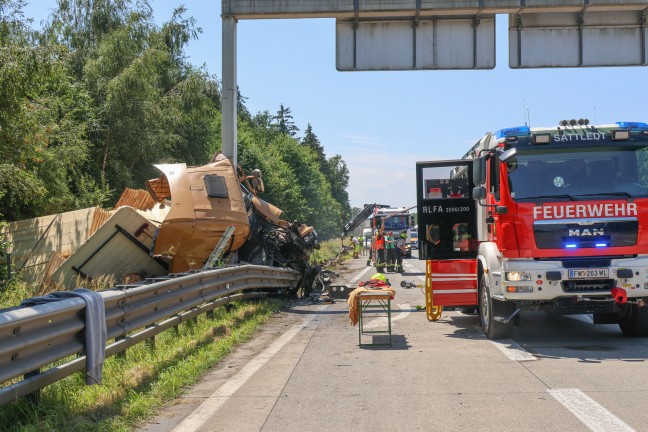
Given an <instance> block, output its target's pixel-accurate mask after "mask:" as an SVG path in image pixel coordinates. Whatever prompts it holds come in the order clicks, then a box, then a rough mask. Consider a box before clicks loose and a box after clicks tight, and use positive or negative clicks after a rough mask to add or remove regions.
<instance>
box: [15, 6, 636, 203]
mask: <svg viewBox="0 0 648 432" xmlns="http://www.w3.org/2000/svg"><path fill="white" fill-rule="evenodd" d="M181 4H184V5H185V6H186V8H187V11H188V13H187V14H188V15H189V16H193V17H195V18H196V21H197V25H198V26H199V27H201V28H202V30H203V31H202V34H201V35H200V37H199V39H198V40H194V41H192V42H190V44H189V46H188V49H187V51H186V52H187V54H188V57H189V61H190V62H191V63H192V64H194V65H197V66H201V65H204V67H206V69H207V70H208V71H209V73H210V74H213V75H215V76H216V77H217V78H218V79H220V78H221V76H222V71H221V69H222V59H221V55H222V46H221V44H222V42H221V18H220V12H221V2H220V1H218V0H186V1H184V2H179V1H176V0H151V5H152V7H153V11H154V15H155V19H156V21H157V22H158V24H162V23H163V22H165V21H167V20H168V19H169V18H170V17H171V14H172V12H173V10H174V8H175V7H177V6H179V5H181ZM55 7H56V0H37V1H36V0H34V1H31V2H30V4H29V5H28V6H27V7H26V8H25V15H26V16H27V17H31V18H34V26H35V27H37V26H38V24H39V23H40V22H41V21H42V20H44V19H46V18H47V16H48V15H49V14H50V13H51V12H52V10H53V9H54V8H55ZM507 27H508V17H507V16H505V15H498V16H497V17H496V44H497V45H496V67H495V68H494V69H492V70H477V71H473V70H465V71H421V70H419V71H404V72H393V71H389V72H375V71H373V72H338V71H337V70H336V68H335V20H334V19H293V20H241V21H239V23H238V33H237V43H238V63H237V68H238V85H239V89H240V91H241V94H242V95H243V96H245V97H246V98H247V101H246V106H247V108H248V110H249V111H250V112H251V113H252V114H256V113H257V112H260V111H266V110H267V111H269V112H270V113H273V114H274V113H276V112H277V111H278V110H279V106H280V105H281V104H283V105H284V106H286V107H290V109H291V111H292V115H293V120H294V122H295V125H296V126H297V127H298V128H299V129H300V132H299V133H298V136H302V134H303V132H304V131H305V130H306V127H307V125H308V124H309V123H310V124H311V125H312V127H313V132H314V133H315V134H316V135H317V137H318V138H319V140H320V142H321V143H322V145H323V146H324V151H325V153H326V155H327V156H328V157H331V156H333V155H336V154H339V155H341V156H342V158H343V159H344V161H345V162H346V163H347V165H348V168H349V172H350V180H349V188H348V191H349V198H350V202H351V205H352V206H354V207H362V206H363V205H364V204H368V203H375V202H377V203H381V204H389V205H391V206H393V207H412V206H415V205H416V187H415V163H416V162H417V161H430V160H440V159H441V160H446V159H457V158H461V156H462V155H463V154H465V153H466V151H467V150H468V149H469V148H470V147H471V146H472V145H473V144H475V143H476V142H477V141H478V140H479V139H480V138H481V137H482V136H483V135H484V134H485V133H487V132H492V131H495V130H497V129H502V128H506V127H511V126H519V125H524V123H525V120H526V119H527V118H528V119H529V120H530V124H531V126H555V125H557V124H558V122H559V121H560V120H562V119H572V118H576V119H579V118H587V119H589V120H590V121H591V123H593V124H604V123H613V122H616V121H643V122H648V109H647V103H646V101H647V100H648V69H647V68H646V67H621V68H563V69H524V70H514V69H510V68H509V67H508V28H507ZM247 169H250V170H251V169H254V167H247Z"/></svg>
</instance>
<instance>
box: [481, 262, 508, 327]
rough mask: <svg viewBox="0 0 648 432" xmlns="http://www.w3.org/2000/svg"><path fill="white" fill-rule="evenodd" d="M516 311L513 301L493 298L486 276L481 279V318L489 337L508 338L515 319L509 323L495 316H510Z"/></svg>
mask: <svg viewBox="0 0 648 432" xmlns="http://www.w3.org/2000/svg"><path fill="white" fill-rule="evenodd" d="M513 311H515V304H514V303H513V302H511V301H498V300H493V299H492V297H491V295H490V289H489V288H488V285H487V284H486V276H485V275H482V277H481V279H480V281H479V318H480V321H481V326H482V330H483V331H484V334H485V335H486V337H487V338H488V339H508V338H510V337H511V333H512V332H513V325H514V321H513V320H511V321H509V322H507V323H503V322H500V321H496V320H495V317H496V316H499V317H507V318H508V317H509V316H510V315H511V314H512V313H513Z"/></svg>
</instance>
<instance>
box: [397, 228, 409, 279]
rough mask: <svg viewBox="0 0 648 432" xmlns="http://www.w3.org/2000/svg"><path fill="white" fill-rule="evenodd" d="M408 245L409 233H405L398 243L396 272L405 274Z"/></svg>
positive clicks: (401, 235)
mask: <svg viewBox="0 0 648 432" xmlns="http://www.w3.org/2000/svg"><path fill="white" fill-rule="evenodd" d="M405 245H407V233H406V232H405V231H403V232H402V233H401V234H400V238H399V239H398V240H397V241H396V270H395V271H396V272H397V273H403V256H405V253H406V250H405Z"/></svg>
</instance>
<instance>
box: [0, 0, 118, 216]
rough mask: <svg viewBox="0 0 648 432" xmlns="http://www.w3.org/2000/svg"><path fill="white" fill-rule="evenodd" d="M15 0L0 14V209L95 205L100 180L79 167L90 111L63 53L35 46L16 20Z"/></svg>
mask: <svg viewBox="0 0 648 432" xmlns="http://www.w3.org/2000/svg"><path fill="white" fill-rule="evenodd" d="M22 3H23V2H20V1H18V2H9V3H7V2H4V3H2V7H3V8H6V7H7V5H10V6H12V7H13V8H14V9H12V12H11V13H9V14H5V11H6V9H3V10H2V12H3V15H2V17H0V28H1V29H2V34H3V36H2V43H1V45H0V208H1V209H2V214H3V216H4V217H6V218H7V219H10V220H16V219H22V218H28V217H34V216H37V215H41V214H48V213H57V212H60V211H66V210H71V209H74V208H77V206H78V205H96V204H100V203H101V202H103V201H104V200H105V196H106V188H105V185H103V184H100V183H97V182H95V181H92V179H90V178H89V177H88V176H87V174H86V173H85V172H84V171H83V165H84V163H85V162H86V161H87V160H88V156H89V148H90V142H89V141H88V138H87V126H88V125H89V124H91V123H92V119H93V111H92V109H91V107H90V100H89V97H88V94H87V92H85V90H84V89H83V87H82V86H79V85H78V83H77V82H75V80H74V79H72V78H71V76H70V71H69V68H68V64H69V58H70V53H69V50H67V49H66V47H63V46H59V45H56V44H50V45H37V44H34V43H33V42H32V37H31V34H30V33H29V31H28V30H26V29H27V26H26V25H25V22H20V20H19V17H20V16H21V11H20V8H21V7H22Z"/></svg>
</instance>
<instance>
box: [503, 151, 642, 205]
mask: <svg viewBox="0 0 648 432" xmlns="http://www.w3.org/2000/svg"><path fill="white" fill-rule="evenodd" d="M504 163H506V169H507V172H508V182H509V188H510V191H511V197H512V198H514V199H515V200H524V199H542V198H547V199H551V198H559V199H569V200H574V199H592V197H593V196H606V195H609V196H620V197H648V148H645V147H639V148H637V147H634V148H628V147H622V148H611V147H607V148H578V149H575V148H569V149H564V150H556V151H550V152H537V151H529V152H525V151H521V152H518V153H517V154H516V155H515V156H513V157H511V158H510V159H508V160H506V162H504Z"/></svg>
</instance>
